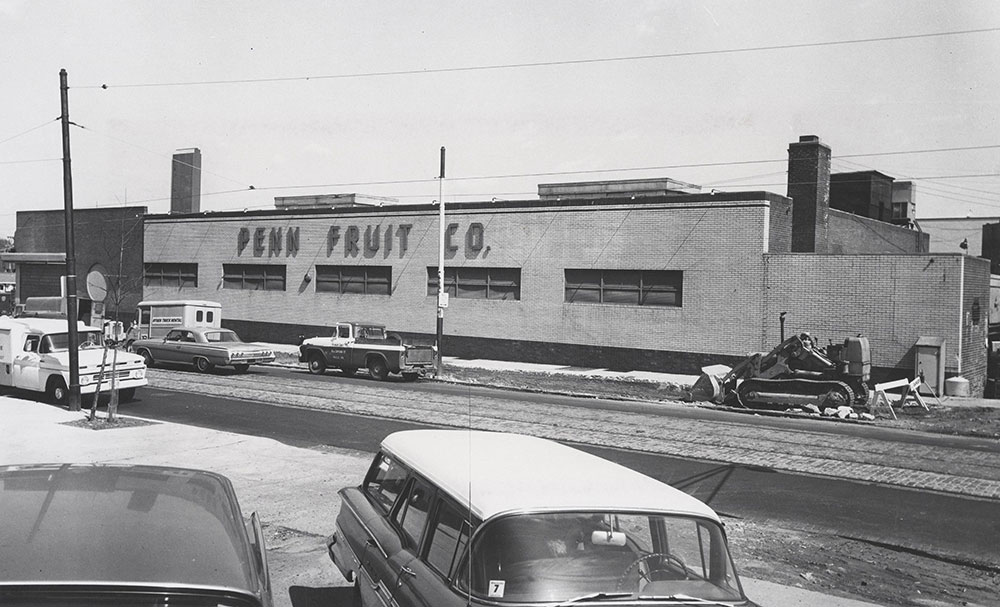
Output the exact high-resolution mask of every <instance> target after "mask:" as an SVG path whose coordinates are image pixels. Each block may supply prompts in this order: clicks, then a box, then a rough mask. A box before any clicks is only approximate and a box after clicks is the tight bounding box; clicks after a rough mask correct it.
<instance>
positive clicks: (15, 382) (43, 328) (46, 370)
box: [0, 316, 146, 405]
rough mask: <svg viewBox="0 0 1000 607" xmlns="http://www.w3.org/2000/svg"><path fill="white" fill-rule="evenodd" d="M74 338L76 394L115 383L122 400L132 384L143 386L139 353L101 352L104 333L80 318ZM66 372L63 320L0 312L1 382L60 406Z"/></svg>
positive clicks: (107, 388) (64, 398)
mask: <svg viewBox="0 0 1000 607" xmlns="http://www.w3.org/2000/svg"><path fill="white" fill-rule="evenodd" d="M77 336H78V343H79V346H78V350H79V352H78V356H79V378H80V394H93V393H94V392H96V391H97V389H98V383H100V390H101V392H102V393H105V392H110V391H111V390H112V389H113V388H115V387H117V388H118V390H119V397H120V399H121V401H122V402H127V401H130V400H132V399H133V398H134V397H135V389H136V388H137V387H139V386H145V385H146V365H145V364H144V363H143V360H142V357H140V356H137V355H135V354H131V353H128V352H117V353H115V355H114V356H112V355H111V354H108V353H106V352H105V351H104V341H103V340H104V333H103V331H102V330H101V329H97V328H94V327H88V326H87V325H85V324H84V323H82V322H80V323H79V324H78V333H77ZM112 361H114V366H113V367H112ZM102 364H103V365H104V368H103V371H102ZM69 371H70V367H69V323H68V322H67V320H66V319H65V318H33V317H20V318H13V317H10V316H0V386H9V387H12V388H19V389H21V390H30V391H33V392H44V393H46V394H47V395H48V397H49V398H50V399H51V400H52V401H54V402H55V403H57V404H60V405H61V404H65V403H66V402H67V401H68V400H69V384H70V381H69V380H70V378H69ZM98 380H100V382H98ZM113 380H114V381H115V383H116V384H117V385H116V386H113V385H112V381H113Z"/></svg>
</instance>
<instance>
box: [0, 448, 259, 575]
mask: <svg viewBox="0 0 1000 607" xmlns="http://www.w3.org/2000/svg"><path fill="white" fill-rule="evenodd" d="M0 512H2V513H3V524H2V525H0V588H2V587H3V586H4V585H25V584H71V583H81V584H87V585H93V584H110V585H119V584H125V585H152V586H161V585H171V586H173V587H183V586H189V587H197V588H215V589H220V590H236V591H239V592H241V593H249V594H254V593H256V591H257V590H258V589H257V588H256V585H255V582H254V580H255V578H254V577H253V569H252V564H251V563H252V561H251V560H250V559H251V558H252V557H251V554H252V552H251V548H250V546H249V542H248V541H247V540H246V532H245V531H244V523H243V518H242V516H241V514H240V512H239V507H238V506H237V505H236V501H235V494H234V493H233V490H232V485H231V484H230V483H229V481H228V480H226V479H225V477H222V476H220V475H218V474H214V473H211V472H205V471H200V470H191V469H185V468H167V467H162V466H126V465H100V464H33V465H24V466H4V467H0Z"/></svg>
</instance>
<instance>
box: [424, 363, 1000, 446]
mask: <svg viewBox="0 0 1000 607" xmlns="http://www.w3.org/2000/svg"><path fill="white" fill-rule="evenodd" d="M441 379H443V380H445V381H455V382H461V383H472V384H481V385H486V386H494V387H498V388H507V389H511V390H520V391H527V392H555V393H561V394H572V395H576V396H589V397H593V398H607V399H614V400H642V401H652V402H656V401H674V402H683V401H685V400H686V399H687V391H688V388H689V386H683V385H679V384H662V383H656V382H650V381H641V380H608V379H603V378H598V377H587V376H575V375H559V374H552V373H534V372H521V371H504V372H502V373H498V372H496V371H490V370H486V369H476V368H466V367H450V368H445V370H444V373H443V374H442V377H441ZM927 402H928V406H929V408H930V410H929V411H928V410H925V409H924V408H923V407H920V406H910V405H908V406H905V407H899V406H896V407H894V410H895V412H896V416H897V419H890V418H888V417H882V416H880V417H879V418H878V419H876V420H875V421H872V422H865V421H853V420H843V421H841V422H840V423H860V424H868V425H874V426H878V427H884V428H898V429H901V430H913V431H918V432H934V433H937V434H950V435H960V436H976V437H980V438H992V439H1000V406H997V407H978V406H965V405H963V406H951V405H947V404H945V405H938V404H937V403H935V402H934V400H933V399H929V400H928V401H927ZM998 404H1000V403H998ZM691 406H704V407H714V406H715V405H712V404H711V403H691ZM719 408H720V409H727V407H722V406H719ZM768 414H772V415H785V416H787V417H809V415H808V414H805V413H788V414H781V413H768Z"/></svg>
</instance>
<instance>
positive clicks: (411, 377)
mask: <svg viewBox="0 0 1000 607" xmlns="http://www.w3.org/2000/svg"><path fill="white" fill-rule="evenodd" d="M418 377H420V374H419V373H403V381H417V378H418Z"/></svg>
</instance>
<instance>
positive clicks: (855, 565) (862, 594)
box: [267, 367, 1000, 607]
mask: <svg viewBox="0 0 1000 607" xmlns="http://www.w3.org/2000/svg"><path fill="white" fill-rule="evenodd" d="M442 379H444V380H447V381H456V382H462V383H474V384H482V385H488V386H494V387H502V388H508V389H514V390H521V391H530V392H557V393H565V394H574V395H579V396H590V397H595V398H609V399H618V400H621V399H625V400H643V401H653V402H655V401H683V400H684V393H685V391H686V389H687V386H678V385H665V384H657V383H653V382H644V381H608V380H604V379H596V378H587V377H574V376H565V375H552V374H545V373H523V372H517V373H514V372H504V373H497V372H493V371H487V370H483V369H467V368H459V367H455V368H450V369H446V375H445V376H443V377H442ZM691 406H704V405H694V404H692V405H691ZM895 410H896V413H897V417H898V419H896V420H892V419H882V418H879V419H877V420H875V421H873V422H850V421H844V422H838V423H863V424H869V425H874V426H878V427H887V428H899V429H905V430H912V431H921V432H936V433H940V434H949V435H964V436H976V437H981V438H988V439H995V440H996V439H1000V407H998V408H993V407H973V406H947V405H945V406H939V405H936V404H935V403H931V407H930V411H926V410H924V409H923V408H921V407H896V409H895ZM817 423H829V422H821V421H817ZM726 528H727V532H728V534H729V537H730V539H731V545H732V549H733V557H734V559H735V561H736V563H737V567H738V569H739V571H740V574H741V575H743V576H745V577H750V578H755V579H761V580H767V581H770V582H775V583H779V584H784V585H790V586H798V587H801V588H804V589H807V590H814V591H817V592H822V593H825V594H828V595H834V596H843V597H848V598H854V599H860V600H867V601H871V602H873V603H875V604H879V605H886V606H915V607H927V606H931V607H936V606H943V605H967V606H973V607H975V606H981V605H993V606H1000V569H998V568H996V567H994V566H991V565H987V564H981V563H956V562H951V561H949V560H947V559H941V558H935V557H933V556H930V555H924V554H916V553H912V552H906V551H901V550H899V549H893V548H891V547H886V546H880V545H873V544H871V543H868V542H864V541H859V540H856V539H851V538H846V537H839V536H831V535H827V534H820V533H815V532H811V531H808V530H801V529H792V528H788V526H787V523H784V522H783V521H771V520H746V519H726ZM267 533H268V536H269V538H268V542H269V551H268V552H269V554H270V560H271V567H272V576H273V578H274V590H275V591H274V595H275V603H276V605H278V606H279V607H287V606H289V605H294V607H304V606H307V605H320V604H339V603H337V602H336V601H338V600H340V601H344V603H343V604H345V605H349V604H351V603H350V601H351V600H352V595H351V594H350V591H349V589H348V588H347V587H345V586H344V584H346V582H345V581H344V580H343V578H341V577H340V575H339V573H337V572H336V568H335V567H334V566H333V565H332V564H331V563H330V561H329V559H328V557H327V556H326V554H325V551H324V549H323V545H322V540H323V538H318V537H314V536H310V535H307V534H302V533H299V532H296V531H294V530H289V529H284V528H280V527H276V528H270V529H267ZM750 598H753V597H750Z"/></svg>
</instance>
